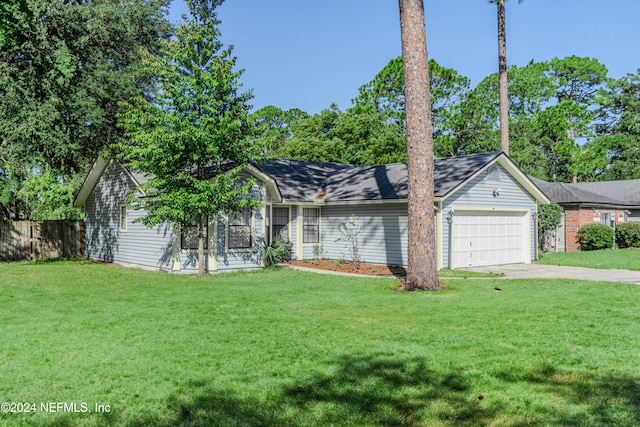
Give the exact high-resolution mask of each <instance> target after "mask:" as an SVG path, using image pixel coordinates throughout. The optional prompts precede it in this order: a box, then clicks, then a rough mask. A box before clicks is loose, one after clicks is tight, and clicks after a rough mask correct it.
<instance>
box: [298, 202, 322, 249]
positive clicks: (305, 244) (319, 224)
mask: <svg viewBox="0 0 640 427" xmlns="http://www.w3.org/2000/svg"><path fill="white" fill-rule="evenodd" d="M305 209H318V241H317V242H308V243H305V242H304V210H305ZM302 244H303V246H315V245H322V208H321V207H320V206H303V207H302Z"/></svg>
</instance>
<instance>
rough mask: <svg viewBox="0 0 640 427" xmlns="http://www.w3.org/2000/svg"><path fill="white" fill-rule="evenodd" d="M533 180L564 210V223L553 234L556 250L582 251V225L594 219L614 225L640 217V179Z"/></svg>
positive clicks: (552, 243)
mask: <svg viewBox="0 0 640 427" xmlns="http://www.w3.org/2000/svg"><path fill="white" fill-rule="evenodd" d="M532 181H533V182H534V183H535V184H536V185H537V186H538V188H540V189H541V190H542V192H543V193H545V194H546V195H547V197H548V198H549V199H551V200H552V201H554V202H556V203H557V204H559V205H560V206H561V207H562V208H563V210H564V216H563V221H562V224H561V225H560V227H558V229H557V230H556V232H555V233H554V234H553V235H552V236H551V240H552V241H551V242H550V243H551V248H552V250H554V251H560V252H578V251H580V244H579V243H578V230H580V227H582V226H583V225H586V224H592V223H594V222H595V223H602V224H606V225H608V226H610V227H612V228H613V229H615V227H616V225H617V224H620V223H622V222H627V221H640V179H634V180H625V181H602V182H578V183H572V184H565V183H559V182H546V181H542V180H539V179H535V178H532Z"/></svg>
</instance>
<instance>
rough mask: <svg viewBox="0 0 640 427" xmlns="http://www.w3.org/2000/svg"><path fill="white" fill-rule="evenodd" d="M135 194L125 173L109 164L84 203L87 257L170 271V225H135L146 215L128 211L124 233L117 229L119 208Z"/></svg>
mask: <svg viewBox="0 0 640 427" xmlns="http://www.w3.org/2000/svg"><path fill="white" fill-rule="evenodd" d="M135 191H136V187H135V184H134V182H133V181H132V180H131V178H130V177H129V176H128V174H127V173H126V172H125V170H124V169H123V168H122V167H121V166H120V165H118V164H117V163H115V162H113V161H111V162H110V163H109V165H108V166H107V167H106V169H105V170H104V173H103V174H102V176H101V177H100V179H99V180H98V182H97V183H96V186H95V188H94V189H93V192H92V193H91V195H90V196H89V197H88V199H87V202H86V204H85V242H86V243H85V246H86V248H85V252H86V256H87V257H89V258H93V259H98V260H102V261H107V262H118V263H123V264H131V265H137V266H140V267H147V268H155V269H164V270H168V269H171V265H172V258H171V256H172V251H173V248H172V233H171V227H170V226H168V225H165V226H156V227H153V228H151V229H150V228H147V227H146V226H145V225H144V224H142V223H134V222H133V221H134V220H135V219H138V218H140V217H142V216H144V215H145V212H144V211H142V210H139V211H136V210H133V209H129V210H128V211H127V216H128V221H127V230H126V231H121V230H120V226H119V217H120V205H121V204H122V203H124V201H125V199H126V197H127V195H128V194H129V193H132V192H134V193H135Z"/></svg>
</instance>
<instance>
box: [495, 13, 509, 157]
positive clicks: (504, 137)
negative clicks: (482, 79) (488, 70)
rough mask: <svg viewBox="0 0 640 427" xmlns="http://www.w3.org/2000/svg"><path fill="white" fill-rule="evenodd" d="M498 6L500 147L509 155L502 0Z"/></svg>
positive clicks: (505, 40)
mask: <svg viewBox="0 0 640 427" xmlns="http://www.w3.org/2000/svg"><path fill="white" fill-rule="evenodd" d="M496 4H497V6H498V76H499V78H500V86H499V87H500V89H499V90H500V149H501V150H502V151H504V152H505V154H507V155H509V96H508V93H507V28H506V17H505V7H504V0H497V1H496Z"/></svg>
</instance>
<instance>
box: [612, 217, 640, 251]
mask: <svg viewBox="0 0 640 427" xmlns="http://www.w3.org/2000/svg"><path fill="white" fill-rule="evenodd" d="M616 244H617V245H618V247H619V248H640V223H636V222H625V223H622V224H618V226H617V227H616Z"/></svg>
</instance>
